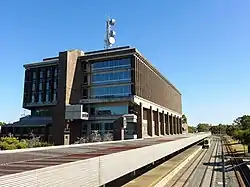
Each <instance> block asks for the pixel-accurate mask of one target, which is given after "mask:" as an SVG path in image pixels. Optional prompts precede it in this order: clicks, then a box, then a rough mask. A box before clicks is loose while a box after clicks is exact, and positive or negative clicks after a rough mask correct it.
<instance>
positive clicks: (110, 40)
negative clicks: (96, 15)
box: [104, 19, 116, 49]
mask: <svg viewBox="0 0 250 187" xmlns="http://www.w3.org/2000/svg"><path fill="white" fill-rule="evenodd" d="M114 26H115V20H114V19H108V20H107V21H106V33H105V40H104V48H105V49H109V48H110V47H112V45H113V44H114V43H115V34H116V33H115V31H114V29H115V28H114Z"/></svg>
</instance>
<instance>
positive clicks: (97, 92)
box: [91, 85, 131, 97]
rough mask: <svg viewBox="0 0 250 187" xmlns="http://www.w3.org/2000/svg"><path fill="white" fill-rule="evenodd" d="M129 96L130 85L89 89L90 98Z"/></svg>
mask: <svg viewBox="0 0 250 187" xmlns="http://www.w3.org/2000/svg"><path fill="white" fill-rule="evenodd" d="M130 94H131V85H119V86H108V87H93V88H91V96H92V97H105V96H127V95H130Z"/></svg>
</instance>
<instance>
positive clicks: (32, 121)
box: [3, 117, 52, 127]
mask: <svg viewBox="0 0 250 187" xmlns="http://www.w3.org/2000/svg"><path fill="white" fill-rule="evenodd" d="M49 123H52V118H47V117H45V118H44V117H25V118H20V120H19V121H16V122H14V123H9V124H5V125H3V127H41V126H46V125H48V124H49Z"/></svg>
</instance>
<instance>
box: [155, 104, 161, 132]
mask: <svg viewBox="0 0 250 187" xmlns="http://www.w3.org/2000/svg"><path fill="white" fill-rule="evenodd" d="M155 127H156V128H157V130H156V133H157V135H158V136H160V135H161V122H160V113H159V109H158V108H157V111H156V126H155Z"/></svg>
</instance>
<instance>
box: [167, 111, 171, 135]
mask: <svg viewBox="0 0 250 187" xmlns="http://www.w3.org/2000/svg"><path fill="white" fill-rule="evenodd" d="M166 126H167V127H166V130H167V134H168V135H170V117H169V113H167V115H166Z"/></svg>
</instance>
